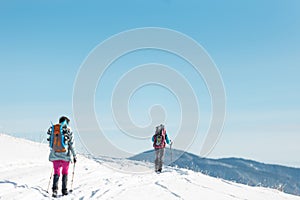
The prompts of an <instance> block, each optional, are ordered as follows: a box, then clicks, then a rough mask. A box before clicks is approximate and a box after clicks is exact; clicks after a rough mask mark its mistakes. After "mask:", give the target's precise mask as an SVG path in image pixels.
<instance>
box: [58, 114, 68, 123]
mask: <svg viewBox="0 0 300 200" xmlns="http://www.w3.org/2000/svg"><path fill="white" fill-rule="evenodd" d="M64 121H67V124H69V122H70V119H69V118H68V117H66V116H62V117H60V118H59V123H63V122H64Z"/></svg>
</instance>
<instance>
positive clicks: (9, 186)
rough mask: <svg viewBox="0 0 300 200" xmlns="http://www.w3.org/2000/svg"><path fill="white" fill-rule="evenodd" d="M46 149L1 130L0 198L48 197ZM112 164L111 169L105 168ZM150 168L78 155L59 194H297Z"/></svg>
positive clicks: (261, 198) (277, 199)
mask: <svg viewBox="0 0 300 200" xmlns="http://www.w3.org/2000/svg"><path fill="white" fill-rule="evenodd" d="M48 154H49V147H48V145H45V144H40V143H35V142H31V141H28V140H24V139H19V138H14V137H11V136H7V135H4V134H0V199H31V200H32V199H51V197H50V196H51V191H50V194H48V193H47V187H48V183H49V179H50V175H51V171H52V165H51V163H50V162H49V161H48ZM112 165H113V166H115V168H112V167H108V166H112ZM126 168H130V169H135V170H136V171H137V173H128V171H127V173H125V172H124V171H126ZM152 169H153V165H152V164H150V163H143V162H138V161H129V160H123V159H122V160H121V159H112V158H111V159H110V158H101V159H88V158H86V157H84V156H80V155H79V156H78V162H77V163H76V167H75V177H74V185H73V186H74V187H73V188H74V191H73V192H72V193H71V194H69V195H68V196H65V197H60V198H61V199H130V200H133V199H143V200H146V199H151V200H153V199H154V198H160V199H210V200H211V199H220V200H227V199H228V200H229V199H232V200H233V199H234V200H238V199H243V200H246V199H249V200H252V199H253V200H281V199H295V200H300V197H298V196H293V195H289V194H285V193H282V192H279V191H277V190H272V189H267V188H260V187H250V186H246V185H241V184H237V183H232V182H229V181H224V180H221V179H217V178H213V177H209V176H206V175H204V174H201V173H198V172H193V171H190V170H186V169H178V168H171V167H166V168H165V169H164V172H163V173H161V174H156V173H154V172H153V170H152ZM72 170H73V165H71V166H70V175H69V189H70V184H71V183H70V182H71V181H70V180H71V177H72ZM122 171H123V172H122ZM142 172H144V173H142ZM51 186H52V185H50V188H51ZM59 187H61V181H60V182H59ZM59 192H60V190H59Z"/></svg>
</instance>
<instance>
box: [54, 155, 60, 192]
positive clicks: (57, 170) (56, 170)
mask: <svg viewBox="0 0 300 200" xmlns="http://www.w3.org/2000/svg"><path fill="white" fill-rule="evenodd" d="M60 167H61V165H60V161H59V160H55V161H53V169H54V176H53V186H52V192H53V196H54V197H56V196H57V190H58V180H59V176H60Z"/></svg>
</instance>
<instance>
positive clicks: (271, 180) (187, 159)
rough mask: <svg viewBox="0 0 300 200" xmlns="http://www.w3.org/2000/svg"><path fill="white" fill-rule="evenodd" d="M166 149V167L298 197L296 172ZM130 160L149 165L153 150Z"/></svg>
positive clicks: (299, 178)
mask: <svg viewBox="0 0 300 200" xmlns="http://www.w3.org/2000/svg"><path fill="white" fill-rule="evenodd" d="M170 155H171V153H170V150H169V149H167V148H166V152H165V163H166V164H168V165H170V166H177V167H179V168H186V169H190V170H193V171H196V172H202V173H204V174H207V175H210V176H213V177H218V178H221V179H224V180H229V181H233V182H237V183H242V184H246V185H250V186H262V187H268V188H275V189H278V190H281V191H284V192H286V193H289V194H294V195H299V196H300V169H299V168H292V167H285V166H280V165H271V164H264V163H259V162H256V161H252V160H245V159H241V158H223V159H209V158H201V157H199V156H197V155H194V154H191V153H187V152H183V151H180V150H175V149H173V150H172V157H173V159H174V158H177V160H174V161H173V162H171V160H170V159H171V156H170ZM129 159H131V160H138V161H146V162H153V161H154V151H153V150H150V151H146V152H143V153H141V154H138V155H136V156H133V157H131V158H129Z"/></svg>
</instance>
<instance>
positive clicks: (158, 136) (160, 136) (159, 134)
mask: <svg viewBox="0 0 300 200" xmlns="http://www.w3.org/2000/svg"><path fill="white" fill-rule="evenodd" d="M153 137H154V141H153V147H154V148H164V147H165V145H166V143H165V129H164V127H163V126H162V125H161V126H158V127H156V131H155V134H154V136H153Z"/></svg>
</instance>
